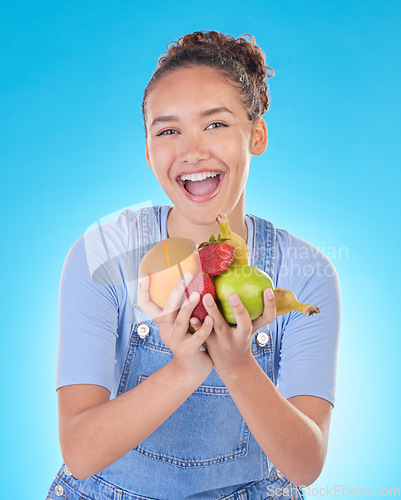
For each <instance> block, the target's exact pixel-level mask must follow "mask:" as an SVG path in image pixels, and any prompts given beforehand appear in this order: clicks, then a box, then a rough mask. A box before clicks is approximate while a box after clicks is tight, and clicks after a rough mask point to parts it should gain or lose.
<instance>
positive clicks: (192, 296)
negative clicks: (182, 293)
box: [189, 292, 199, 302]
mask: <svg viewBox="0 0 401 500" xmlns="http://www.w3.org/2000/svg"><path fill="white" fill-rule="evenodd" d="M198 297H199V293H198V292H192V293H191V295H190V296H189V302H195V300H197V298H198Z"/></svg>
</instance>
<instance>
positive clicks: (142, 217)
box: [136, 205, 161, 266]
mask: <svg viewBox="0 0 401 500" xmlns="http://www.w3.org/2000/svg"><path fill="white" fill-rule="evenodd" d="M160 213H161V206H160V205H159V206H156V207H146V208H140V209H139V210H138V211H137V217H136V223H137V231H138V233H137V234H138V246H139V248H138V263H137V265H138V266H139V264H140V262H141V260H142V258H143V256H144V255H145V253H146V252H147V251H148V250H150V248H152V247H153V246H154V245H155V244H156V243H158V242H159V241H161V231H160Z"/></svg>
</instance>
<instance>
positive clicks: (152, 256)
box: [139, 237, 201, 309]
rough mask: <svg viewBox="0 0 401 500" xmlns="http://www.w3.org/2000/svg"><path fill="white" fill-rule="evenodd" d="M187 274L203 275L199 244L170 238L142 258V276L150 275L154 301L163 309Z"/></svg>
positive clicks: (150, 290)
mask: <svg viewBox="0 0 401 500" xmlns="http://www.w3.org/2000/svg"><path fill="white" fill-rule="evenodd" d="M186 272H190V273H192V275H193V277H194V278H195V277H196V276H197V275H198V274H199V273H200V272H201V264H200V259H199V254H198V250H197V248H196V243H195V242H194V241H192V240H190V239H187V238H178V237H174V238H168V239H166V240H163V241H160V242H159V243H157V244H156V245H155V246H154V247H152V248H151V249H150V250H149V251H148V252H147V253H146V254H145V256H144V257H143V259H142V261H141V264H140V266H139V275H140V276H141V275H142V274H148V275H149V278H150V281H149V295H150V299H151V300H152V302H154V303H155V304H156V305H158V306H159V307H161V308H162V309H164V306H165V304H166V301H167V298H168V296H169V295H170V293H171V291H172V289H173V288H174V287H175V286H176V284H177V283H178V281H179V280H180V279H181V278H182V277H183V275H184V274H185V273H186Z"/></svg>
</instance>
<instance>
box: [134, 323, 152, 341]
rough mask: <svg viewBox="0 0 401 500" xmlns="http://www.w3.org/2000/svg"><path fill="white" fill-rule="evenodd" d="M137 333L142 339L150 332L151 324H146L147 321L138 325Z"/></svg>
mask: <svg viewBox="0 0 401 500" xmlns="http://www.w3.org/2000/svg"><path fill="white" fill-rule="evenodd" d="M137 333H138V335H139V337H141V339H145V338H146V337H147V336H148V335H149V333H150V328H149V325H146V324H145V323H142V324H140V325H139V326H138V330H137Z"/></svg>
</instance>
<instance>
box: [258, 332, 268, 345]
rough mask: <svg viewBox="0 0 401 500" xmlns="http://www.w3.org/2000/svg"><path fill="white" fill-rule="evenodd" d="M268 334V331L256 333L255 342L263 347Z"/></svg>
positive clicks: (266, 341)
mask: <svg viewBox="0 0 401 500" xmlns="http://www.w3.org/2000/svg"><path fill="white" fill-rule="evenodd" d="M269 338H270V335H269V333H268V332H259V333H258V334H257V335H256V343H257V344H258V345H260V347H264V346H265V345H266V344H267V343H268V342H269Z"/></svg>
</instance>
